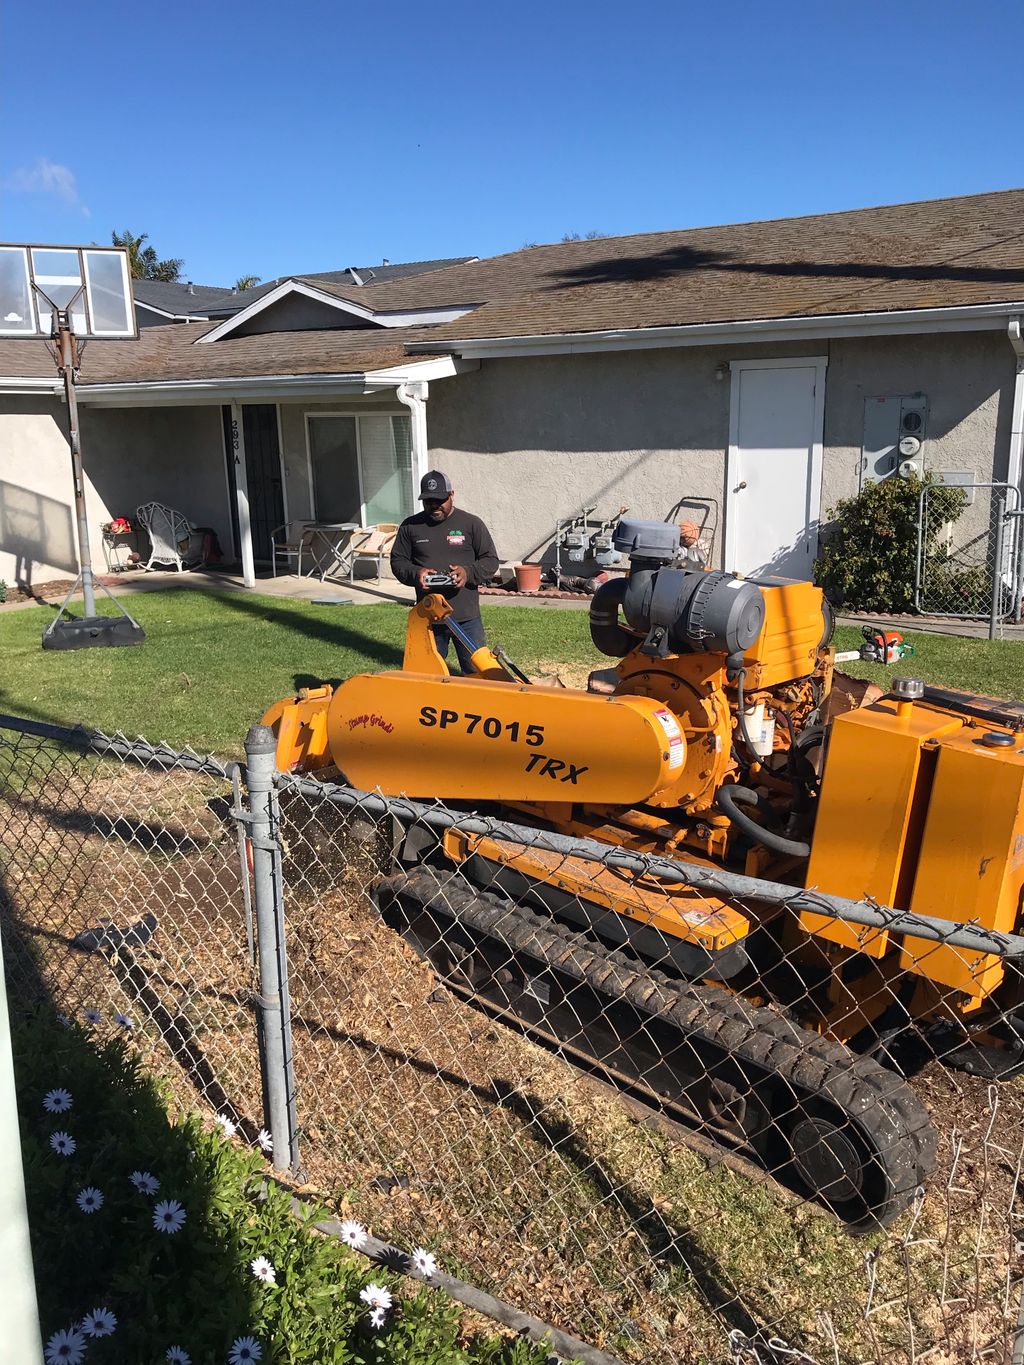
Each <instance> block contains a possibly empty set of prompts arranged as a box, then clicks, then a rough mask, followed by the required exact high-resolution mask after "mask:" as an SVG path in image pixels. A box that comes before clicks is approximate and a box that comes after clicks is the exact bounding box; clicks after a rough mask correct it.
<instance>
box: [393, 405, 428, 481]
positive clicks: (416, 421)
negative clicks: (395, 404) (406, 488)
mask: <svg viewBox="0 0 1024 1365" xmlns="http://www.w3.org/2000/svg"><path fill="white" fill-rule="evenodd" d="M428 391H429V390H428V386H427V384H426V381H425V380H422V379H416V380H411V381H410V380H407V381H406V382H405V383H403V384H399V385H397V387H396V388H395V397H396V398H397V399H398V401H399V402H400V403H404V404H405V406H406V407H407V408H408V409H409V417H410V422H411V426H412V482H413V489H412V496H413V506H415V505H416V502H417V499H418V498H419V495H420V480H421V479H422V478H423V475H424V474H425V473H426V472H427V393H428Z"/></svg>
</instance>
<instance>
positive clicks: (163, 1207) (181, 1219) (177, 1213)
mask: <svg viewBox="0 0 1024 1365" xmlns="http://www.w3.org/2000/svg"><path fill="white" fill-rule="evenodd" d="M187 1216H188V1215H187V1214H186V1213H185V1210H184V1209H183V1208H182V1207H181V1205H180V1204H179V1203H178V1201H177V1199H162V1200H161V1201H160V1203H159V1204H157V1206H156V1208H155V1209H154V1210H153V1226H154V1227H155V1228H156V1230H157V1232H168V1233H174V1232H180V1231H181V1229H182V1228H183V1227H184V1226H185V1219H186V1218H187Z"/></svg>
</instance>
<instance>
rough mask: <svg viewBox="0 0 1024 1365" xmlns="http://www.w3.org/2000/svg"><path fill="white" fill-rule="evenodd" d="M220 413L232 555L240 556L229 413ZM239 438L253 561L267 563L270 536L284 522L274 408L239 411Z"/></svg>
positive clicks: (253, 405)
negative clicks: (246, 486)
mask: <svg viewBox="0 0 1024 1365" xmlns="http://www.w3.org/2000/svg"><path fill="white" fill-rule="evenodd" d="M222 411H223V417H224V449H225V451H226V452H227V460H228V485H229V487H230V490H231V531H232V535H233V537H234V542H235V555H236V556H241V553H242V545H241V541H240V539H239V535H238V503H237V491H236V490H237V479H236V476H235V464H234V455H233V453H232V452H233V450H234V444H235V443H234V440H233V432H232V426H231V409H230V408H229V407H227V406H225V407H224V408H223V410H222ZM242 435H243V436H244V438H245V474H246V482H247V483H248V485H249V524H250V526H251V528H252V553H253V558H254V559H262V560H265V561H266V562H267V563H269V562H270V551H271V545H270V536H271V532H272V531H274V530H275V529H276V528H277V527H278V526H280V525H281V524H282V523H283V522H284V495H283V493H282V491H281V448H280V446H279V445H278V440H277V408H276V407H275V406H274V404H273V403H246V404H245V405H244V406H243V408H242Z"/></svg>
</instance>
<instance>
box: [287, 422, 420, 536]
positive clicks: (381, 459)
mask: <svg viewBox="0 0 1024 1365" xmlns="http://www.w3.org/2000/svg"><path fill="white" fill-rule="evenodd" d="M306 422H307V426H308V433H309V434H308V440H309V463H310V469H311V472H312V478H313V507H314V512H315V515H316V518H317V520H318V521H341V522H345V521H351V522H358V523H359V524H360V525H361V526H375V525H378V524H379V523H381V522H394V523H397V522H400V521H402V520H403V518H405V517H407V516H409V514H410V513H411V512H412V510H413V506H414V502H413V489H412V430H411V425H410V421H409V418H408V417H407V416H404V415H403V416H383V415H370V416H362V415H360V416H358V417H356V416H348V415H344V414H341V413H308V414H307V417H306Z"/></svg>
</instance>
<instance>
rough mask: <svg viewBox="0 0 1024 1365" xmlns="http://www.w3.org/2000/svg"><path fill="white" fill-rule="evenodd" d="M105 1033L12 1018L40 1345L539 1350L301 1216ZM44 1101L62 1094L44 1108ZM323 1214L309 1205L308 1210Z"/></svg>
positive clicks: (279, 1350)
mask: <svg viewBox="0 0 1024 1365" xmlns="http://www.w3.org/2000/svg"><path fill="white" fill-rule="evenodd" d="M100 1033H101V1029H96V1030H94V1031H87V1030H86V1029H85V1028H83V1027H81V1026H79V1025H78V1024H77V1023H73V1022H72V1023H70V1024H68V1025H67V1026H64V1027H61V1026H60V1025H59V1024H58V1023H56V1022H55V1021H53V1019H52V1018H51V1017H50V1016H49V1014H48V1012H47V1013H40V1014H37V1015H35V1016H32V1017H29V1018H21V1019H16V1020H14V1021H12V1041H13V1045H14V1053H15V1072H16V1078H17V1090H18V1109H19V1116H20V1120H21V1131H22V1148H23V1158H24V1166H25V1185H26V1195H27V1200H28V1209H29V1222H30V1228H31V1235H32V1253H33V1260H34V1265H35V1272H36V1284H37V1294H38V1299H39V1312H40V1319H41V1324H42V1330H43V1340H44V1341H48V1340H50V1339H51V1338H52V1337H53V1336H54V1335H55V1334H56V1333H58V1332H71V1333H78V1334H79V1336H78V1342H79V1344H81V1345H83V1346H87V1347H88V1350H87V1352H86V1355H87V1361H86V1365H114V1362H127V1361H131V1362H132V1365H166V1362H167V1360H168V1359H169V1358H170V1359H175V1358H178V1357H175V1356H174V1355H173V1354H172V1355H171V1356H170V1357H168V1354H167V1353H168V1351H169V1349H170V1348H171V1347H175V1346H177V1347H179V1348H180V1349H181V1351H182V1352H184V1353H185V1354H187V1357H188V1359H189V1360H190V1361H191V1362H192V1365H213V1363H214V1362H225V1361H227V1360H228V1359H229V1355H230V1354H231V1352H232V1345H233V1343H237V1342H238V1341H239V1339H241V1338H247V1337H251V1338H253V1339H254V1340H255V1341H256V1342H257V1343H258V1349H259V1358H260V1359H261V1361H262V1365H277V1363H280V1365H284V1362H287V1363H288V1365H314V1362H315V1363H316V1365H321V1362H323V1363H324V1365H327V1363H328V1362H334V1363H335V1365H343V1363H344V1365H484V1362H486V1363H487V1365H491V1363H493V1365H498V1362H503V1361H508V1362H516V1363H517V1365H540V1363H541V1362H543V1361H545V1360H546V1359H547V1352H546V1351H545V1350H544V1349H543V1348H542V1347H539V1346H534V1345H532V1344H530V1343H519V1342H515V1343H512V1342H508V1341H505V1340H503V1339H501V1338H496V1337H486V1338H474V1339H473V1340H471V1341H469V1342H465V1341H464V1340H463V1337H462V1334H461V1323H460V1316H459V1312H458V1310H457V1308H456V1307H455V1305H454V1304H453V1303H452V1302H451V1300H449V1299H448V1298H447V1297H446V1296H445V1295H444V1294H443V1293H440V1292H438V1291H435V1290H431V1289H429V1288H427V1287H426V1286H423V1285H417V1283H416V1282H415V1281H410V1280H408V1279H407V1278H406V1277H404V1276H402V1275H398V1274H395V1273H393V1272H391V1271H389V1270H386V1269H384V1268H382V1267H379V1266H373V1265H371V1264H370V1263H369V1262H368V1261H367V1260H366V1259H365V1258H364V1257H362V1256H361V1255H359V1254H358V1253H356V1252H353V1251H350V1250H348V1248H347V1247H344V1246H342V1245H341V1244H340V1243H339V1242H337V1241H336V1240H333V1239H331V1238H327V1237H323V1236H320V1235H319V1234H317V1233H316V1232H314V1231H313V1230H312V1229H311V1228H308V1227H306V1226H304V1225H303V1223H302V1222H300V1221H299V1220H298V1219H297V1218H296V1217H295V1216H294V1214H293V1213H292V1212H291V1208H290V1202H289V1197H288V1194H287V1193H286V1192H285V1191H284V1190H282V1189H281V1188H280V1187H279V1186H277V1185H276V1184H273V1183H270V1182H268V1181H267V1180H266V1175H267V1171H266V1167H265V1164H264V1161H263V1159H262V1158H261V1157H260V1155H259V1154H258V1153H257V1152H255V1151H251V1150H249V1149H246V1148H244V1147H242V1146H241V1145H240V1144H239V1143H238V1142H237V1140H235V1141H230V1140H227V1139H226V1138H224V1137H223V1136H222V1135H221V1134H220V1133H211V1132H210V1131H207V1128H206V1127H204V1124H203V1122H202V1121H201V1120H200V1119H199V1118H197V1117H195V1116H192V1117H188V1118H185V1119H183V1120H181V1121H179V1122H176V1123H172V1122H171V1121H170V1120H169V1118H168V1116H167V1112H166V1109H165V1107H164V1104H163V1101H162V1098H161V1095H160V1092H159V1091H158V1089H157V1086H156V1084H155V1083H154V1081H153V1080H152V1079H151V1078H150V1077H149V1076H147V1075H146V1073H144V1072H143V1070H142V1069H141V1067H140V1065H139V1063H138V1060H137V1057H136V1054H135V1051H134V1049H133V1048H132V1047H131V1045H130V1043H128V1042H127V1041H126V1038H125V1037H120V1036H118V1037H114V1038H110V1039H106V1040H103V1039H102V1038H101V1036H100ZM59 1091H66V1092H68V1093H69V1095H70V1097H71V1100H72V1103H71V1104H70V1107H64V1106H65V1101H64V1098H63V1097H62V1096H61V1095H60V1094H57V1095H56V1098H55V1097H54V1092H59ZM55 1104H56V1105H59V1106H61V1108H60V1109H59V1110H58V1111H57V1112H51V1111H52V1109H53V1106H54V1105H55ZM47 1106H49V1107H50V1111H48V1108H47ZM55 1134H64V1135H66V1137H67V1138H68V1139H70V1140H71V1141H70V1143H69V1142H67V1141H66V1139H65V1138H60V1139H59V1145H60V1146H66V1147H70V1146H71V1144H73V1151H70V1153H69V1154H68V1155H62V1154H61V1153H60V1151H58V1150H56V1149H55V1146H54V1140H53V1139H54V1135H55ZM140 1172H144V1173H146V1174H147V1175H151V1176H152V1177H155V1178H156V1179H157V1180H159V1182H160V1188H159V1191H158V1192H154V1193H147V1192H146V1191H144V1190H140V1189H139V1188H138V1185H139V1184H140V1183H142V1182H140V1180H139V1179H138V1177H139V1175H140ZM133 1177H134V1178H133ZM90 1190H95V1191H99V1192H100V1193H101V1195H102V1202H101V1203H99V1206H98V1207H96V1208H95V1209H94V1210H93V1211H88V1209H87V1207H83V1199H84V1200H85V1204H86V1205H89V1204H93V1203H96V1202H97V1200H96V1196H95V1195H89V1194H88V1193H87V1192H88V1191H90ZM167 1200H175V1201H177V1203H178V1204H179V1205H180V1207H181V1209H182V1210H183V1211H184V1213H185V1218H184V1221H183V1222H182V1223H181V1226H180V1227H179V1228H177V1230H175V1231H161V1230H160V1229H158V1228H157V1227H155V1225H154V1219H155V1218H156V1217H157V1216H158V1214H157V1205H158V1204H159V1203H160V1202H162V1201H167ZM171 1216H172V1218H177V1216H178V1215H177V1214H176V1213H172V1215H171ZM329 1216H332V1215H331V1214H330V1212H329V1211H327V1210H324V1209H310V1210H309V1212H308V1215H307V1221H310V1222H312V1221H316V1220H317V1219H319V1218H323V1217H329ZM261 1257H265V1258H266V1260H267V1262H269V1263H270V1265H271V1266H272V1267H273V1273H272V1274H271V1275H269V1276H268V1277H267V1278H266V1279H261V1278H259V1277H258V1274H257V1268H256V1267H255V1266H254V1265H253V1262H254V1261H257V1260H258V1258H261ZM438 1259H439V1260H440V1259H441V1258H440V1256H439V1257H438ZM259 1264H261V1265H262V1263H259ZM263 1273H264V1274H266V1268H265V1267H263ZM370 1284H375V1285H377V1286H380V1287H382V1288H384V1289H386V1290H387V1291H388V1293H389V1294H390V1295H391V1296H392V1297H393V1305H392V1306H391V1308H390V1309H388V1310H386V1311H383V1312H382V1314H381V1317H382V1319H383V1321H382V1323H381V1325H380V1326H379V1327H375V1326H374V1325H373V1323H372V1321H371V1320H370V1315H369V1311H368V1305H367V1303H366V1302H364V1301H363V1300H361V1298H360V1292H361V1291H363V1290H367V1288H368V1286H369V1285H370ZM97 1309H103V1310H106V1311H107V1312H109V1313H110V1314H112V1315H113V1317H114V1318H115V1319H116V1326H115V1327H114V1329H113V1331H112V1332H111V1333H110V1334H109V1335H106V1334H100V1335H95V1336H90V1328H95V1326H96V1322H95V1320H92V1321H90V1316H89V1315H91V1314H92V1313H93V1312H94V1311H95V1310H97ZM101 1326H102V1322H101ZM236 1356H237V1351H236ZM70 1358H74V1352H72V1355H71V1357H70ZM241 1358H243V1359H248V1358H249V1357H248V1356H245V1355H243V1356H242V1357H241ZM254 1358H255V1357H254Z"/></svg>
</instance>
